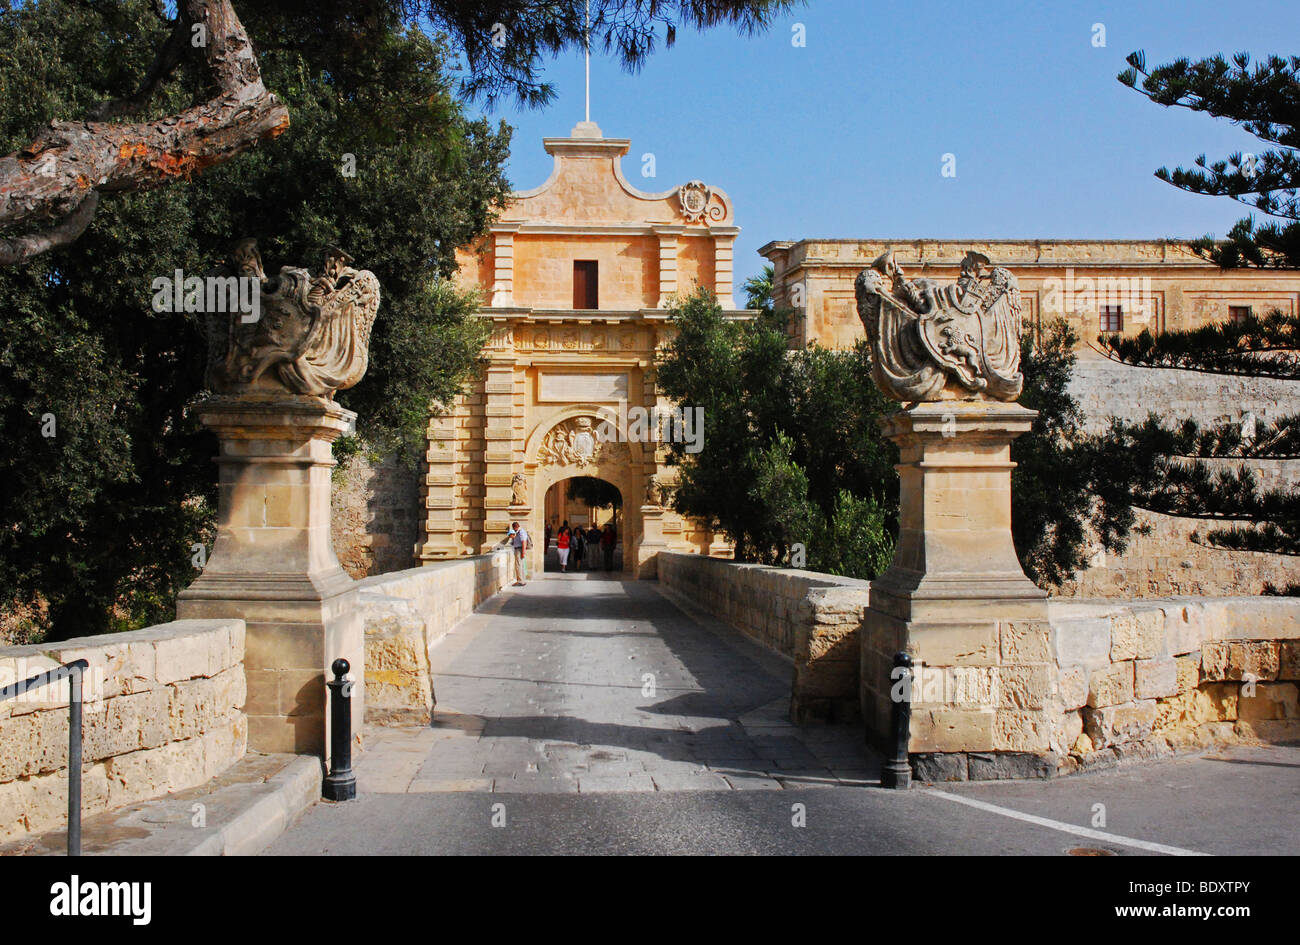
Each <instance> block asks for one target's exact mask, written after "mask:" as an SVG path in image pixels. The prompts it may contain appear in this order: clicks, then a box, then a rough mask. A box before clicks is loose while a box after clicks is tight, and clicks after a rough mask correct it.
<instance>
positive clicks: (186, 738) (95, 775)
mask: <svg viewBox="0 0 1300 945" xmlns="http://www.w3.org/2000/svg"><path fill="white" fill-rule="evenodd" d="M244 633H245V629H244V621H242V620H235V619H223V620H177V621H173V622H172V623H165V624H159V625H157V626H153V627H146V628H144V629H143V630H133V631H130V632H128V633H114V634H110V635H105V636H96V637H81V638H77V639H72V640H67V641H64V642H60V643H48V644H46V643H42V644H33V645H31V646H14V647H4V648H0V685H5V686H7V685H9V684H11V683H13V682H16V681H21V680H23V679H27V678H29V677H31V676H35V675H37V674H39V673H44V672H48V671H49V670H51V669H54V668H55V667H56V666H59V665H62V664H64V663H68V662H71V661H72V660H76V659H85V660H87V661H88V662H89V663H90V668H89V669H88V670H87V671H86V672H85V673H83V693H84V695H83V701H84V705H83V709H82V712H83V719H82V732H83V737H84V743H83V749H82V750H83V756H82V757H83V764H84V767H83V772H82V811H83V813H84V814H85V815H90V814H96V813H99V812H101V811H105V810H111V809H113V808H117V807H121V806H123V805H126V804H131V803H135V802H137V801H140V800H144V799H146V798H151V797H156V796H158V795H161V794H166V793H168V792H170V791H180V790H184V789H186V788H191V787H195V786H196V785H199V784H202V783H203V782H205V781H207V780H208V779H209V778H212V777H214V776H216V775H217V774H220V773H221V772H222V771H223V770H225V769H226V768H227V767H228V766H229V765H231V764H233V763H234V762H236V761H238V760H239V759H240V758H242V757H243V755H244V751H245V747H246V744H247V739H248V720H247V717H246V716H245V714H244V711H243V707H244V702H245V696H246V687H245V680H244ZM68 696H69V687H68V683H67V682H66V681H65V682H64V683H62V684H61V685H58V686H47V687H45V688H43V689H39V690H35V691H33V692H31V693H28V694H26V695H24V696H20V697H18V698H16V699H13V700H10V701H6V702H0V839H10V838H14V837H20V836H23V835H25V834H28V833H36V832H39V831H44V830H51V829H55V828H57V827H61V826H65V825H66V823H67V813H68V806H67V805H68V800H67V797H68Z"/></svg>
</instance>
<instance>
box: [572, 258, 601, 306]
mask: <svg viewBox="0 0 1300 945" xmlns="http://www.w3.org/2000/svg"><path fill="white" fill-rule="evenodd" d="M573 307H574V308H585V309H597V308H600V272H599V270H598V267H597V263H596V260H594V259H576V260H574V262H573Z"/></svg>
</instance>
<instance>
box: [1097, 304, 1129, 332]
mask: <svg viewBox="0 0 1300 945" xmlns="http://www.w3.org/2000/svg"><path fill="white" fill-rule="evenodd" d="M1101 330H1102V331H1123V330H1124V306H1122V305H1103V306H1102V307H1101Z"/></svg>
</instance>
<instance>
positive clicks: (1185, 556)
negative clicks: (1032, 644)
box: [1053, 351, 1300, 599]
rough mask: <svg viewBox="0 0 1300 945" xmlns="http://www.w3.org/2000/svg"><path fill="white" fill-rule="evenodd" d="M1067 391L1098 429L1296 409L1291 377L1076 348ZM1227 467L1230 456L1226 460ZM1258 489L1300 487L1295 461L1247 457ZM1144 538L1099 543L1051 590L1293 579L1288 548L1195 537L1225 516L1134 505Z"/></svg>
mask: <svg viewBox="0 0 1300 945" xmlns="http://www.w3.org/2000/svg"><path fill="white" fill-rule="evenodd" d="M1070 391H1071V393H1072V394H1073V395H1074V397H1075V398H1076V399H1077V400H1078V401H1079V405H1080V407H1082V408H1083V410H1084V413H1085V415H1086V418H1087V428H1088V429H1089V430H1092V431H1095V432H1100V431H1102V430H1104V429H1105V428H1106V426H1107V424H1108V422H1109V418H1110V417H1112V416H1113V417H1119V418H1121V419H1124V420H1128V421H1133V422H1137V421H1141V420H1143V419H1145V418H1146V416H1147V414H1148V412H1151V411H1154V412H1155V413H1156V414H1158V415H1159V416H1160V417H1161V418H1162V419H1164V420H1166V421H1170V422H1172V421H1177V420H1181V419H1183V418H1187V417H1191V418H1193V419H1195V420H1198V421H1200V422H1201V423H1203V424H1211V423H1241V422H1243V420H1245V419H1246V418H1248V417H1251V416H1253V417H1255V418H1256V419H1257V420H1259V421H1261V422H1262V421H1271V420H1276V419H1278V418H1279V417H1282V416H1284V415H1286V414H1289V413H1294V412H1295V411H1296V410H1297V391H1296V385H1295V384H1294V382H1286V381H1278V380H1265V379H1261V378H1241V377H1223V376H1218V375H1212V374H1202V373H1198V372H1195V371H1163V370H1152V369H1150V368H1140V367H1130V366H1127V365H1122V364H1115V363H1114V362H1111V361H1107V360H1105V359H1104V358H1101V357H1100V356H1097V355H1090V354H1089V353H1088V352H1086V351H1085V352H1080V359H1079V362H1078V364H1077V365H1076V367H1075V371H1074V378H1073V380H1072V381H1071V383H1070ZM1228 465H1231V466H1235V465H1236V464H1235V463H1228ZM1250 465H1251V468H1252V469H1253V470H1254V472H1255V475H1256V477H1257V478H1258V481H1259V486H1260V488H1261V489H1276V488H1282V489H1294V488H1296V487H1298V486H1300V461H1296V460H1264V461H1257V462H1253V463H1251V464H1250ZM1138 522H1139V524H1141V525H1145V526H1148V527H1149V529H1150V531H1149V533H1148V534H1146V535H1142V534H1138V533H1136V532H1134V533H1132V534H1131V535H1130V536H1129V545H1128V547H1127V548H1126V549H1125V551H1124V553H1123V554H1121V555H1108V554H1105V553H1103V552H1101V551H1100V549H1098V552H1097V554H1096V555H1095V556H1094V558H1093V563H1092V566H1091V567H1089V568H1088V569H1087V570H1085V571H1082V572H1080V573H1079V574H1078V575H1077V576H1076V577H1075V579H1074V580H1072V581H1069V582H1067V583H1066V584H1065V585H1063V586H1062V587H1061V588H1060V589H1054V590H1053V593H1054V594H1058V595H1060V596H1063V597H1077V598H1092V597H1105V598H1113V599H1126V598H1135V597H1137V598H1143V597H1169V596H1175V595H1206V596H1211V597H1218V596H1231V595H1238V594H1260V593H1262V592H1263V590H1264V586H1265V585H1266V584H1270V583H1271V584H1274V585H1276V586H1284V585H1285V584H1287V583H1288V582H1290V581H1296V580H1300V578H1297V576H1296V573H1295V572H1296V567H1295V561H1294V560H1293V559H1292V558H1290V557H1289V556H1287V555H1269V554H1259V553H1255V552H1242V551H1231V550H1227V549H1221V548H1215V547H1212V546H1210V545H1206V544H1204V543H1202V542H1200V541H1195V540H1193V537H1192V536H1193V535H1194V534H1199V535H1202V536H1203V535H1204V534H1205V532H1206V531H1207V529H1208V528H1212V527H1216V526H1219V525H1221V524H1224V523H1207V522H1203V521H1197V520H1194V519H1180V518H1171V517H1169V516H1166V515H1157V514H1154V513H1147V512H1139V514H1138Z"/></svg>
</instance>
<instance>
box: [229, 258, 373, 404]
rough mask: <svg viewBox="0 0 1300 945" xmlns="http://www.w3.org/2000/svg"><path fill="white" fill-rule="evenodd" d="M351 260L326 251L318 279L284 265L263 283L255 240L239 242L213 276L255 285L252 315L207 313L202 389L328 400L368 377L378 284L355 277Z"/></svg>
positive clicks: (366, 275) (368, 275)
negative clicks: (256, 294) (257, 285)
mask: <svg viewBox="0 0 1300 945" xmlns="http://www.w3.org/2000/svg"><path fill="white" fill-rule="evenodd" d="M351 262H352V257H351V256H349V255H348V254H347V253H345V252H343V251H342V250H340V249H334V248H330V249H329V250H327V251H326V254H325V264H324V267H323V268H322V269H321V272H320V274H319V275H317V276H312V274H311V273H310V272H308V271H307V270H306V269H301V268H298V267H294V266H284V267H282V268H281V269H280V274H279V275H278V276H276V277H275V278H273V279H268V278H267V276H266V274H265V273H264V272H263V271H262V257H261V255H260V254H259V253H258V251H257V241H256V240H252V239H246V240H241V241H240V242H239V243H237V244H236V245H235V247H234V249H233V250H232V251H231V253H230V256H229V258H228V259H227V261H226V263H225V265H224V266H223V267H222V268H221V269H219V270H218V272H217V275H218V276H220V277H224V278H229V277H231V276H234V277H239V278H252V279H256V280H257V281H258V282H259V283H260V284H261V288H260V293H259V299H258V301H259V307H258V310H257V314H256V317H253V318H250V317H249V313H247V312H239V311H233V312H208V313H207V314H206V315H205V316H204V318H205V322H206V324H205V329H206V333H207V338H208V368H207V379H206V383H207V385H208V387H210V388H211V389H212V390H214V391H216V392H217V393H220V394H234V393H243V392H246V391H252V390H268V391H284V392H288V393H291V394H311V395H315V396H323V397H327V398H331V399H332V398H333V397H334V392H335V391H339V390H345V389H347V388H349V387H352V386H353V385H354V384H356V383H357V381H359V380H361V378H362V376H363V375H364V374H365V373H366V367H367V365H368V362H369V348H370V330H371V328H372V327H373V326H374V323H375V314H376V312H377V311H378V309H379V280H378V279H376V278H375V274H374V273H372V272H370V271H369V270H361V271H357V270H356V269H353V268H352V267H351V265H350V263H351Z"/></svg>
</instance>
